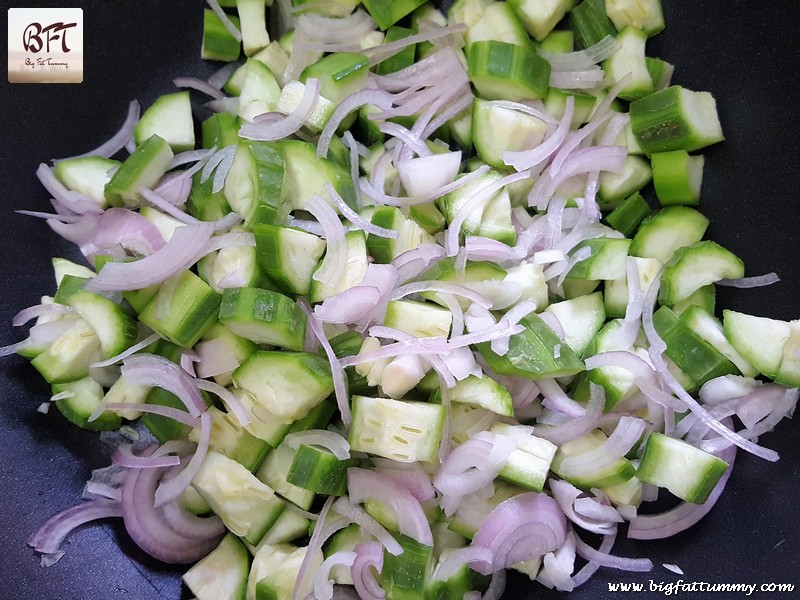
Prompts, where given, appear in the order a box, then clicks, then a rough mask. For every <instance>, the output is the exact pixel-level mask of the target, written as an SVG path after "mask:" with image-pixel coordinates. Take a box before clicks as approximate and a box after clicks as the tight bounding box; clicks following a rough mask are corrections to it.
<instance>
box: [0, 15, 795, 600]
mask: <svg viewBox="0 0 800 600" xmlns="http://www.w3.org/2000/svg"><path fill="white" fill-rule="evenodd" d="M58 5H59V6H69V5H75V6H82V8H83V15H84V20H85V42H84V45H85V75H84V81H83V83H81V84H70V85H52V84H51V85H44V84H42V85H30V84H28V85H25V84H9V83H5V82H4V83H3V84H2V96H1V97H0V107H1V109H2V113H1V114H2V117H0V119H1V120H0V122H2V127H0V131H2V136H0V144H2V151H0V177H2V184H0V190H2V194H1V195H0V214H2V219H0V223H2V228H3V231H2V234H0V244H1V245H2V252H1V253H0V261H1V263H2V267H1V268H0V273H1V274H2V281H3V294H2V301H0V343H3V344H4V343H9V342H12V341H16V340H17V339H20V337H19V336H20V335H21V333H20V332H18V331H13V330H12V328H11V326H10V321H11V317H12V316H13V314H15V313H16V312H17V311H18V310H19V309H21V308H23V307H26V306H29V305H32V304H35V303H37V302H38V300H39V298H40V296H42V295H43V294H45V293H51V292H52V289H53V281H52V273H51V269H50V257H52V256H54V255H62V256H66V257H69V258H73V259H77V258H79V256H78V253H77V251H76V250H74V249H73V248H72V247H71V246H70V245H69V244H68V243H67V242H64V241H62V240H61V239H60V238H58V237H56V236H55V235H54V234H52V233H51V232H50V231H49V229H48V227H47V226H46V225H45V224H44V223H43V222H41V221H38V220H35V219H32V218H29V217H24V216H20V215H17V214H15V213H14V212H13V211H14V210H15V209H20V208H27V209H31V210H48V209H49V205H48V202H47V198H48V197H47V195H46V193H45V192H44V190H43V189H41V188H40V187H39V185H38V182H37V181H36V179H35V177H34V171H35V169H36V166H37V164H38V163H39V162H42V161H46V160H49V159H51V158H54V157H60V156H69V155H72V154H75V153H77V152H81V151H85V150H86V149H89V148H93V147H95V146H97V145H98V144H99V143H101V142H102V141H104V140H106V139H107V138H109V137H110V136H111V134H113V133H114V131H116V129H117V128H118V127H119V125H120V124H121V122H122V120H123V118H124V115H125V113H126V107H127V103H128V102H129V101H130V100H131V99H133V98H138V99H139V100H140V101H142V103H143V105H144V106H147V105H149V104H150V103H151V102H152V101H153V100H154V99H155V98H156V97H157V96H158V95H159V94H162V93H166V92H168V91H170V90H171V89H173V88H172V84H171V80H172V79H173V78H174V77H176V76H179V75H187V74H194V75H199V76H201V77H202V76H208V75H209V74H210V73H211V72H212V71H213V70H214V69H215V68H216V67H215V66H214V65H209V64H203V63H202V61H201V60H200V59H199V45H200V37H201V30H202V22H201V18H200V10H201V7H202V3H201V2H197V1H195V2H192V1H191V0H172V1H171V2H164V1H154V0H148V1H139V2H130V1H129V2H125V1H117V2H110V1H108V0H93V1H86V2H80V3H78V2H66V1H63V0H62V1H61V2H59V3H58ZM664 9H665V16H666V21H667V30H666V31H665V32H664V33H662V34H660V35H659V36H657V37H656V38H654V39H652V40H651V41H650V42H649V46H648V49H649V54H651V55H655V56H659V57H661V58H664V59H666V60H668V61H669V62H671V63H674V64H675V65H676V67H677V69H676V74H675V78H674V81H675V82H677V83H680V84H682V85H684V86H686V87H688V88H691V89H695V90H708V91H710V92H712V93H713V94H714V96H715V97H716V98H717V100H718V104H719V107H720V116H721V119H722V123H723V127H724V130H725V133H726V136H727V138H728V139H727V141H726V142H724V143H723V144H721V145H718V146H716V147H713V148H710V149H709V150H708V151H707V153H706V173H705V181H704V185H703V200H702V209H703V210H704V211H705V213H706V214H707V215H708V216H709V217H710V218H711V227H710V229H709V237H710V238H711V239H714V240H715V241H717V242H719V243H721V244H723V245H724V246H726V247H728V248H730V249H731V250H733V251H734V252H736V253H737V254H739V255H740V256H741V257H742V258H743V259H744V261H745V264H746V265H747V269H748V274H750V275H756V274H761V273H765V272H769V271H773V270H774V271H776V272H777V273H778V274H779V275H780V277H781V280H782V281H781V282H780V283H778V284H776V285H773V286H771V287H768V288H762V289H756V290H750V291H735V290H729V289H725V290H720V292H719V294H718V306H723V307H730V308H733V309H736V310H741V311H745V312H751V313H755V314H761V315H769V316H773V317H775V318H780V319H792V318H798V317H800V302H798V300H797V296H798V292H800V260H798V259H799V258H800V253H798V250H800V243H798V236H799V234H798V226H800V208H798V192H799V191H800V150H799V149H798V148H799V147H800V146H799V145H798V138H800V126H799V125H798V123H800V118H798V106H799V105H800V94H798V90H799V89H800V86H799V85H798V77H797V68H798V64H800V60H798V59H800V55H798V51H797V45H796V43H797V32H798V31H799V30H800V11H798V9H797V5H796V4H795V3H794V2H790V1H785V0H784V1H781V0H777V1H773V2H762V1H760V0H738V1H736V0H731V1H730V2H725V3H719V2H711V1H700V0H696V1H693V2H678V1H676V0H664ZM0 367H1V368H0V473H1V475H0V477H2V480H1V481H0V544H1V545H2V552H3V556H2V558H0V572H2V573H3V577H2V582H1V583H0V598H8V599H27V598H30V599H36V600H40V599H47V600H50V599H52V600H56V599H58V600H61V599H63V600H73V599H76V600H77V599H82V598H92V599H117V598H120V599H121V598H131V599H136V600H148V599H151V598H152V599H154V598H181V597H188V595H187V592H186V591H183V590H182V589H181V585H180V572H181V569H178V568H174V567H168V566H164V565H161V564H159V563H157V562H156V561H154V560H152V559H150V558H149V557H148V556H146V555H145V554H144V553H143V552H141V551H140V550H139V549H138V548H136V547H135V546H134V545H133V544H132V543H131V542H130V541H129V540H128V538H127V537H126V534H125V532H124V529H123V527H122V526H121V524H119V523H109V524H104V525H101V526H91V527H85V528H83V529H81V530H79V531H77V532H76V533H74V534H73V535H72V536H71V537H70V538H69V541H68V543H67V544H66V545H65V547H64V548H65V549H66V550H67V554H66V556H65V557H64V558H63V559H62V560H61V561H60V562H59V563H58V564H56V565H55V566H53V567H51V568H49V569H43V568H41V567H40V566H39V559H38V558H37V557H36V556H34V553H33V552H32V551H31V550H30V549H29V548H28V547H27V546H26V540H27V538H28V536H29V535H30V534H31V532H32V531H34V530H35V529H36V528H37V527H38V526H39V525H40V524H41V523H42V522H43V521H44V520H45V519H46V518H48V517H49V516H50V515H52V514H54V513H56V512H58V511H60V510H63V509H64V508H67V507H69V506H71V505H73V504H75V503H76V502H77V501H78V500H79V497H80V493H81V489H82V487H83V483H84V481H85V480H86V479H87V478H88V476H89V473H90V470H91V469H93V468H98V467H101V466H104V465H106V464H108V462H109V449H108V448H107V447H104V446H103V445H102V444H101V443H100V442H99V440H98V438H97V435H96V434H92V433H88V432H85V431H81V430H79V429H77V428H75V427H73V426H72V425H70V424H68V423H67V422H66V421H65V420H64V419H63V418H62V417H61V416H60V415H59V414H57V412H55V411H53V412H52V413H51V414H48V415H42V414H40V413H38V412H36V408H37V407H38V406H39V404H40V402H42V400H43V399H44V398H46V397H47V396H48V395H49V390H48V389H47V386H46V385H45V384H44V383H43V382H42V380H41V378H40V377H39V376H38V375H37V374H36V372H35V371H34V369H33V368H32V367H30V366H29V365H27V364H26V361H24V360H23V359H21V358H18V357H9V358H6V359H3V361H2V365H0ZM761 441H762V442H763V443H765V444H766V445H768V446H770V447H772V448H774V449H776V450H777V451H778V452H780V454H781V457H782V459H781V461H780V462H778V463H777V464H769V463H765V462H763V461H761V460H759V459H757V458H754V457H751V456H745V455H744V454H743V453H741V452H740V453H739V458H738V460H737V463H736V468H735V470H734V473H733V476H732V477H731V479H730V482H729V483H728V487H727V489H726V491H725V494H724V495H723V497H722V499H721V500H720V502H719V503H718V505H717V506H716V508H715V509H714V510H713V511H712V512H711V514H709V515H708V516H707V517H706V518H705V519H704V520H703V521H701V522H700V523H699V524H698V525H697V526H695V527H694V528H693V529H692V530H691V531H689V532H687V533H684V534H681V535H678V536H676V537H674V538H672V539H669V540H665V541H661V542H636V543H633V542H629V541H627V540H624V539H621V540H620V541H619V542H618V543H617V546H616V547H615V552H616V553H619V554H621V555H626V556H637V557H640V556H648V557H650V558H652V559H653V562H654V564H655V570H654V571H653V572H652V573H646V574H626V573H619V572H615V571H611V570H608V569H602V570H601V571H600V572H599V573H598V574H597V575H596V576H595V577H594V579H592V580H591V581H590V582H589V583H588V584H586V585H585V586H583V587H582V588H579V589H578V590H576V591H575V592H574V593H573V594H572V596H573V597H575V598H606V597H612V596H615V595H616V594H614V593H612V592H610V591H609V587H608V586H609V584H610V583H611V584H614V583H619V582H623V583H639V584H643V585H644V586H645V589H649V587H650V586H651V583H650V582H651V580H652V581H653V582H655V584H658V583H660V582H674V581H677V580H679V579H682V580H684V581H685V582H698V583H699V582H707V583H755V584H759V585H760V584H762V583H763V584H770V583H793V584H795V585H796V586H800V558H798V557H800V525H798V508H797V505H798V502H797V499H798V492H800V431H799V430H798V428H797V423H792V422H791V421H786V422H783V423H781V424H780V426H779V428H778V430H777V431H776V432H773V433H770V434H768V435H765V436H764V437H763V438H762V440H761ZM620 537H621V538H622V537H624V536H620ZM663 563H671V564H676V565H678V566H679V567H680V568H681V569H682V570H683V572H684V575H683V576H680V575H676V574H674V573H672V572H670V571H668V570H666V569H665V568H664V567H663V566H662V565H663ZM697 589H699V588H697ZM798 589H800V588H798ZM561 596H562V595H560V594H557V593H555V592H550V591H547V590H545V589H544V588H542V587H541V586H539V585H538V584H532V583H530V582H528V581H526V580H524V579H523V578H521V577H515V576H512V577H511V578H510V580H509V586H508V590H507V592H506V597H507V598H534V597H536V598H549V597H561ZM703 596H704V594H702V593H700V592H697V593H695V594H693V596H692V597H696V598H700V597H703ZM714 597H716V598H721V597H729V596H728V595H725V594H723V595H722V596H720V595H716V594H715V595H714ZM787 597H788V596H787Z"/></svg>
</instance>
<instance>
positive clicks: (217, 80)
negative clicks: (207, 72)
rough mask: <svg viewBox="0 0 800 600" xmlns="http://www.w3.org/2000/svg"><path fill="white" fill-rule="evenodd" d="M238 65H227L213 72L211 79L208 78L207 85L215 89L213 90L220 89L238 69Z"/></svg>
mask: <svg viewBox="0 0 800 600" xmlns="http://www.w3.org/2000/svg"><path fill="white" fill-rule="evenodd" d="M238 66H239V65H237V64H236V63H228V64H226V65H223V66H221V67H220V68H219V69H217V70H216V71H214V73H213V74H212V75H211V77H209V78H208V84H209V85H210V86H211V87H213V88H215V89H218V90H220V89H222V86H223V85H225V82H226V81H228V79H230V77H231V75H233V72H234V71H235V70H236V69H237V68H238Z"/></svg>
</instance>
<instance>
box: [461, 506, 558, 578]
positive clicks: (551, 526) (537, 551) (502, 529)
mask: <svg viewBox="0 0 800 600" xmlns="http://www.w3.org/2000/svg"><path fill="white" fill-rule="evenodd" d="M566 535H567V521H566V518H565V517H564V513H563V512H562V511H561V509H560V508H559V506H558V504H557V503H556V501H555V500H553V499H552V498H551V497H550V496H547V495H546V494H539V493H536V492H526V493H523V494H518V495H516V496H513V497H511V498H509V499H508V500H505V501H504V502H501V503H500V504H498V505H497V507H496V508H495V509H494V510H492V512H490V513H489V514H488V515H487V517H486V518H485V519H484V521H483V523H481V525H480V527H479V528H478V531H477V533H476V534H475V537H474V538H473V539H472V545H473V546H476V547H483V548H489V549H490V550H491V552H492V562H491V567H490V568H488V569H487V565H483V564H478V565H474V566H473V568H474V569H475V570H476V571H478V572H479V573H483V574H484V575H487V574H488V573H490V572H494V571H498V570H500V569H505V568H508V567H510V566H511V565H513V564H516V563H518V562H522V561H526V560H530V559H531V558H533V557H536V556H543V555H545V554H547V553H548V552H552V551H553V550H555V549H556V548H559V547H561V546H562V545H563V544H564V541H565V539H566Z"/></svg>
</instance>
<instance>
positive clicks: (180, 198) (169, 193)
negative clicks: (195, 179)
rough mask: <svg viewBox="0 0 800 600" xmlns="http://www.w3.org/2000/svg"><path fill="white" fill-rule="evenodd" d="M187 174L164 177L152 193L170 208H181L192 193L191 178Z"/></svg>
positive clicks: (184, 172) (170, 174) (171, 174)
mask: <svg viewBox="0 0 800 600" xmlns="http://www.w3.org/2000/svg"><path fill="white" fill-rule="evenodd" d="M188 172H189V171H188V170H187V171H183V172H182V173H178V174H174V173H169V174H168V175H165V176H164V177H162V178H161V181H160V182H159V184H158V185H157V186H156V188H155V189H154V190H153V191H154V192H155V193H156V194H158V195H159V196H160V197H161V198H163V199H164V200H166V201H167V202H168V203H169V204H171V205H172V206H183V205H184V204H186V202H187V200H189V194H191V192H192V177H191V176H190V175H186V173H188Z"/></svg>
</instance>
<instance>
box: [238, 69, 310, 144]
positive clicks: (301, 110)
mask: <svg viewBox="0 0 800 600" xmlns="http://www.w3.org/2000/svg"><path fill="white" fill-rule="evenodd" d="M319 99H320V95H319V80H318V79H314V78H310V79H308V80H307V81H306V84H305V88H304V89H303V97H302V98H301V99H300V102H299V103H298V104H297V108H295V110H294V111H293V112H292V113H291V114H290V115H287V116H286V117H285V118H283V119H281V120H280V121H275V122H270V123H247V124H245V125H244V126H243V127H242V128H241V129H240V130H239V136H240V137H243V138H247V139H250V140H262V141H275V140H282V139H284V138H286V137H289V136H290V135H292V134H293V133H296V132H297V131H298V130H299V129H300V128H301V127H302V126H303V125H304V124H305V122H306V120H307V119H308V117H309V116H310V115H311V113H312V112H313V111H314V107H315V106H316V105H317V102H319Z"/></svg>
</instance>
